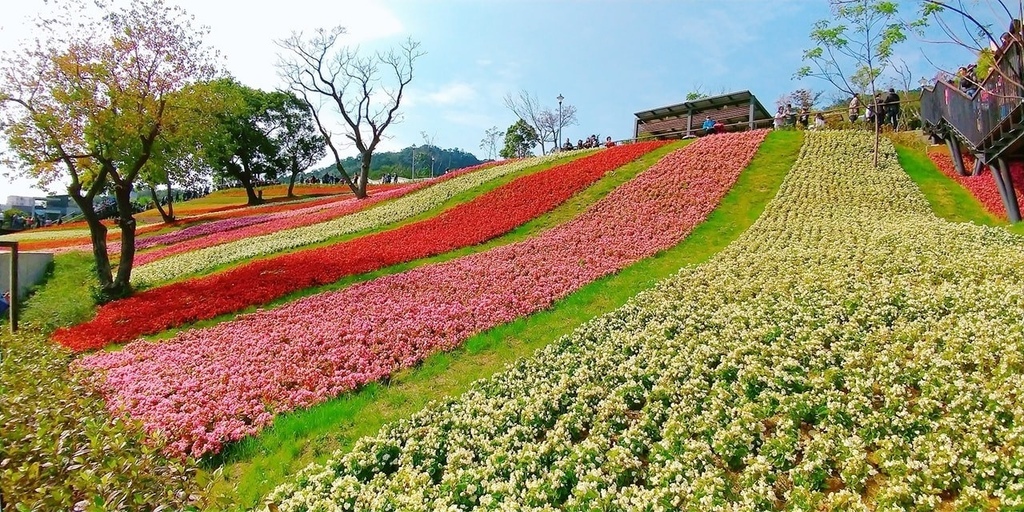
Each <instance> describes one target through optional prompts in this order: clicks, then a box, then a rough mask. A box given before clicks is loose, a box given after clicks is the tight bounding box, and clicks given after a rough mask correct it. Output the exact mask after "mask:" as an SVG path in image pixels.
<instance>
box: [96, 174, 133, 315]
mask: <svg viewBox="0 0 1024 512" xmlns="http://www.w3.org/2000/svg"><path fill="white" fill-rule="evenodd" d="M114 199H115V200H117V224H118V225H119V226H121V256H120V258H119V260H118V263H117V275H116V276H115V277H114V282H113V283H111V284H110V286H109V287H106V288H104V290H103V291H104V295H105V296H106V298H110V299H113V298H120V297H125V296H127V295H129V294H130V293H131V291H132V284H131V276H132V263H134V261H135V215H134V212H133V211H132V184H131V183H118V184H117V185H116V186H115V187H114Z"/></svg>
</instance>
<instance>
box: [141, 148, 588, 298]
mask: <svg viewBox="0 0 1024 512" xmlns="http://www.w3.org/2000/svg"><path fill="white" fill-rule="evenodd" d="M589 151H592V150H582V151H579V152H575V151H574V152H564V153H554V154H551V155H546V156H541V157H535V158H526V159H522V160H517V161H514V162H511V163H508V164H504V165H499V166H495V167H489V168H486V169H483V170H480V171H475V172H471V173H467V174H465V175H462V176H459V177H456V178H452V179H450V180H446V181H443V182H441V183H438V184H436V185H432V186H430V187H428V188H425V189H423V190H421V191H418V192H414V193H412V194H409V195H407V196H404V197H401V198H398V199H395V200H394V201H388V202H386V203H383V204H381V205H379V206H375V207H373V208H370V209H368V210H363V211H360V212H356V213H353V214H351V215H346V216H344V217H339V218H337V219H334V220H331V221H328V222H322V223H319V224H314V225H312V226H304V227H300V228H295V229H289V230H286V231H281V232H278V233H273V234H269V235H263V236H257V237H253V238H247V239H245V240H238V241H235V242H230V243H226V244H221V245H217V246H213V247H207V248H205V249H200V250H197V251H191V252H186V253H182V254H177V255H174V256H170V257H167V258H164V259H160V260H157V261H154V262H152V263H149V264H146V265H142V266H139V267H138V268H136V269H133V270H132V282H133V283H135V284H152V283H157V282H160V281H167V280H170V279H175V278H178V277H181V276H185V275H188V274H194V273H198V272H204V271H207V270H210V269H212V268H214V267H216V266H218V265H223V264H225V263H231V262H234V261H240V260H246V259H251V258H255V257H258V256H263V255H267V254H272V253H275V252H279V251H284V250H288V249H292V248H295V247H301V246H304V245H311V244H315V243H319V242H323V241H325V240H329V239H331V238H334V237H337V236H341V235H346V234H349V233H355V232H357V231H363V230H366V229H373V228H377V227H380V226H384V225H387V224H391V223H393V222H399V221H402V220H405V219H408V218H410V217H414V216H416V215H419V214H420V213H423V212H425V211H427V210H430V209H431V208H434V207H436V206H438V205H440V204H442V203H444V202H445V201H447V200H448V199H451V198H452V197H454V196H455V195H457V194H459V193H461V192H465V191H467V190H470V189H472V188H474V187H478V186H480V185H482V184H484V183H486V182H488V181H491V180H494V179H497V178H500V177H502V176H507V175H509V174H514V173H517V172H520V171H522V170H524V169H526V168H528V167H532V166H535V165H539V164H543V163H546V162H549V161H551V160H554V159H556V158H563V157H566V156H570V155H578V154H582V153H586V152H589Z"/></svg>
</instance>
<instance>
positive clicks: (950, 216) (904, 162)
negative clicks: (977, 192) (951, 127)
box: [896, 145, 1024, 235]
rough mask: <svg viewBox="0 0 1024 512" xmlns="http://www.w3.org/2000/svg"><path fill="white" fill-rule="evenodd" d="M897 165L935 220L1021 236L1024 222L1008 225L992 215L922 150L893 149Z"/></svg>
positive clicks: (905, 147)
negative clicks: (994, 227)
mask: <svg viewBox="0 0 1024 512" xmlns="http://www.w3.org/2000/svg"><path fill="white" fill-rule="evenodd" d="M896 154H897V155H898V156H899V161H900V166H901V167H903V170H904V171H906V172H907V175H909V176H910V179H911V180H913V181H914V183H915V184H917V187H918V188H919V189H921V193H923V194H924V196H925V198H927V199H928V204H930V205H931V207H932V211H933V212H934V213H935V215H936V216H937V217H940V218H942V219H945V220H948V221H950V222H973V223H975V224H980V225H982V226H1001V227H1004V228H1006V229H1007V230H1009V231H1010V232H1012V233H1016V234H1018V235H1024V223H1018V224H1015V225H1011V224H1009V223H1007V222H1006V221H1004V220H1002V219H1000V218H999V217H996V216H995V215H992V213H990V212H989V211H988V210H986V209H985V207H984V206H982V204H981V202H979V201H978V200H977V198H975V197H974V195H972V194H971V192H970V191H969V190H967V189H966V188H964V187H963V186H962V185H960V184H959V183H957V181H956V180H954V179H953V178H950V177H949V176H946V175H945V174H943V173H942V171H940V170H939V168H938V167H936V166H935V163H934V162H932V160H931V159H930V158H928V155H927V153H925V151H924V150H921V149H914V148H910V147H907V146H901V145H897V146H896Z"/></svg>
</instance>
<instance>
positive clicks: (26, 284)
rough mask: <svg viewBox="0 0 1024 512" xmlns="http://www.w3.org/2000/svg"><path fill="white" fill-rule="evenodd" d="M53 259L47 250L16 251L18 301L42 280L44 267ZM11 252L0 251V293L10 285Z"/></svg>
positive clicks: (44, 272) (44, 273) (44, 271)
mask: <svg viewBox="0 0 1024 512" xmlns="http://www.w3.org/2000/svg"><path fill="white" fill-rule="evenodd" d="M52 261H53V254H51V253H48V252H23V251H18V301H19V302H21V300H22V299H24V298H25V295H26V294H27V293H28V289H29V288H31V287H32V286H33V285H35V284H37V283H39V282H40V281H42V280H43V276H45V275H46V268H47V266H49V265H50V262H52ZM10 273H11V253H9V252H0V293H3V292H4V291H6V290H7V289H8V287H10V286H11V284H10V283H11V276H10Z"/></svg>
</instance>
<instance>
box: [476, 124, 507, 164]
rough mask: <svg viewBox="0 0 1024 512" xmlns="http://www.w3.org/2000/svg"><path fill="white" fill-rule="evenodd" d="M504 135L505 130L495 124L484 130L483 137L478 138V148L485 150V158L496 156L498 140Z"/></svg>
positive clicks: (490, 158) (491, 158) (492, 158)
mask: <svg viewBox="0 0 1024 512" xmlns="http://www.w3.org/2000/svg"><path fill="white" fill-rule="evenodd" d="M503 137H505V132H504V131H502V130H499V129H498V127H497V126H492V127H490V128H488V129H487V130H486V131H484V138H483V139H481V140H480V149H482V150H484V151H486V152H487V159H488V160H494V157H496V156H498V140H499V139H502V138H503Z"/></svg>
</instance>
